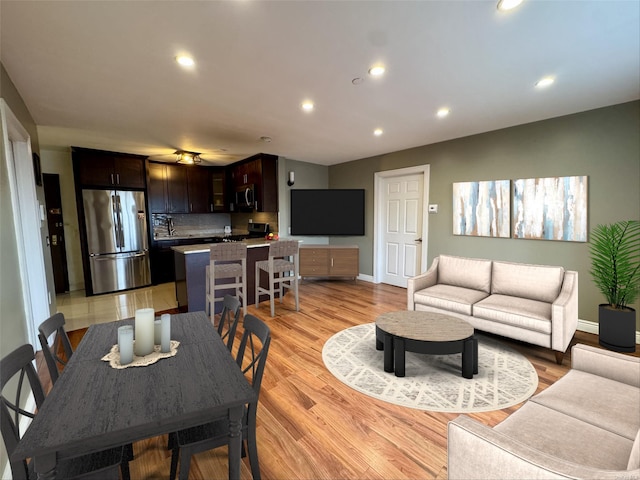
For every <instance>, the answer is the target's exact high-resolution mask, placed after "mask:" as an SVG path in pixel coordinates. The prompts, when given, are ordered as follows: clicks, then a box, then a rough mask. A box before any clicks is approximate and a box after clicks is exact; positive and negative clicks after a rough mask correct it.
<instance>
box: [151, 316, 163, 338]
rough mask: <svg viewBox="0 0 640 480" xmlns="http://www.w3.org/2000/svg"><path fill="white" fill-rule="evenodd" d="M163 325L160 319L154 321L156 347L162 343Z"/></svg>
mask: <svg viewBox="0 0 640 480" xmlns="http://www.w3.org/2000/svg"><path fill="white" fill-rule="evenodd" d="M161 327H162V324H161V323H160V319H159V318H158V319H157V320H154V321H153V343H154V344H155V345H160V341H161V338H162V337H161V335H160V333H161V331H162V329H161Z"/></svg>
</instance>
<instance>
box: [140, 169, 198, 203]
mask: <svg viewBox="0 0 640 480" xmlns="http://www.w3.org/2000/svg"><path fill="white" fill-rule="evenodd" d="M148 172H149V189H148V193H149V208H150V210H151V213H189V192H188V185H187V170H186V167H182V166H180V165H172V164H169V163H158V162H149V163H148Z"/></svg>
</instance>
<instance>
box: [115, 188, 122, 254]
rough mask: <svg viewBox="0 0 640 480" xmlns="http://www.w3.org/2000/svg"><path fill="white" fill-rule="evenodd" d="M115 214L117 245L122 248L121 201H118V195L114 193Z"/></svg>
mask: <svg viewBox="0 0 640 480" xmlns="http://www.w3.org/2000/svg"><path fill="white" fill-rule="evenodd" d="M116 205H117V208H116V216H117V224H116V225H117V226H116V228H117V231H116V236H117V238H118V240H117V242H118V247H119V248H124V231H123V229H122V203H121V202H120V195H116Z"/></svg>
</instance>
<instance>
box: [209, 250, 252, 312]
mask: <svg viewBox="0 0 640 480" xmlns="http://www.w3.org/2000/svg"><path fill="white" fill-rule="evenodd" d="M205 277H206V280H205V289H206V292H207V297H206V301H205V302H206V303H205V306H206V310H207V312H206V313H207V315H209V316H210V317H211V321H212V322H213V321H214V316H215V302H217V301H221V300H223V299H224V294H222V293H219V294H218V296H216V291H219V292H221V291H222V290H229V289H231V288H234V289H235V292H236V293H235V295H234V296H235V297H236V298H237V299H238V300H242V309H243V312H244V314H245V315H246V314H247V244H246V243H240V242H226V243H216V244H213V245H211V247H210V248H209V265H207V266H206V268H205ZM229 278H231V279H233V281H232V282H231V283H216V280H221V279H229Z"/></svg>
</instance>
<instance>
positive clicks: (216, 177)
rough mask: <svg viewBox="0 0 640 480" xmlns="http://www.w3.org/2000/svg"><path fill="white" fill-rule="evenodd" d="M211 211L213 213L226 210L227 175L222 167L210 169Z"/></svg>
mask: <svg viewBox="0 0 640 480" xmlns="http://www.w3.org/2000/svg"><path fill="white" fill-rule="evenodd" d="M210 173H211V175H210V177H209V179H210V182H211V211H212V212H214V213H220V212H228V211H229V209H228V208H227V205H228V204H227V195H226V193H227V192H226V190H227V189H226V186H227V176H226V175H225V171H224V168H214V169H211V172H210Z"/></svg>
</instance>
